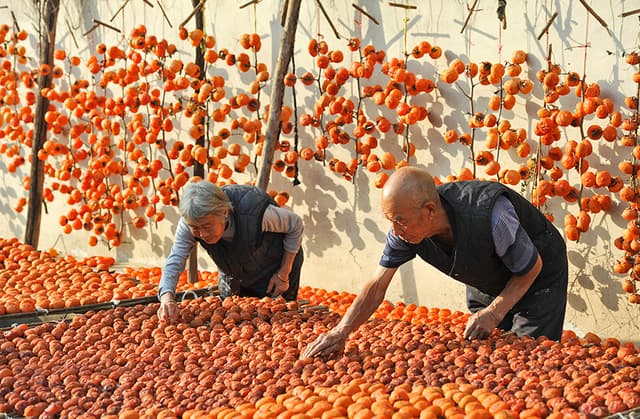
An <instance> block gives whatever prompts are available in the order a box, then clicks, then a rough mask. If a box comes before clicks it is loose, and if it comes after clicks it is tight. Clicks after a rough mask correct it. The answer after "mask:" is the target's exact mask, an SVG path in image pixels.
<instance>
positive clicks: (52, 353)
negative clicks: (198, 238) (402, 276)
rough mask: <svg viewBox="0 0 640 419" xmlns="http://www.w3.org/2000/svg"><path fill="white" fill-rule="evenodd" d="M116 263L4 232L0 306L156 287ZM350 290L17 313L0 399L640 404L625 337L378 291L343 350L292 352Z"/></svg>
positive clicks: (435, 407) (176, 411)
mask: <svg viewBox="0 0 640 419" xmlns="http://www.w3.org/2000/svg"><path fill="white" fill-rule="evenodd" d="M113 268H114V265H113V260H112V259H110V258H88V259H85V260H76V259H73V258H71V257H69V256H62V255H58V254H56V252H55V251H54V250H49V251H45V252H38V251H36V250H34V249H32V248H31V247H29V246H27V245H25V244H22V243H20V242H19V241H18V240H17V239H9V240H4V239H3V240H1V241H0V280H1V281H2V288H3V297H2V298H3V300H2V306H3V310H4V312H5V313H14V312H16V311H17V310H22V311H27V310H35V307H36V306H37V307H38V308H40V309H45V307H49V308H54V307H65V308H68V309H69V310H72V309H73V307H72V304H74V305H78V306H79V305H82V304H90V303H93V302H99V301H108V300H112V299H116V298H122V299H127V298H135V297H136V296H141V295H145V296H149V295H153V294H154V293H155V292H156V286H157V282H158V279H159V276H160V273H161V270H160V268H147V269H135V268H126V269H124V270H123V272H120V273H116V272H115V271H114V270H113ZM200 276H201V281H200V282H198V283H196V284H187V282H186V280H185V277H183V278H182V279H181V282H180V284H181V285H180V287H179V288H178V289H179V290H180V289H182V290H186V289H194V288H198V287H211V286H213V285H214V284H215V274H211V273H201V275H200ZM41 291H44V292H41ZM354 297H355V296H354V295H353V294H350V293H347V292H336V291H327V290H324V289H318V288H311V287H302V288H301V289H300V295H299V298H300V300H299V301H295V302H285V301H284V300H282V299H271V298H263V299H257V298H240V297H231V298H228V299H226V300H224V301H221V300H220V299H219V298H217V297H215V296H207V297H203V298H196V299H189V300H185V301H183V302H181V303H180V319H179V322H177V323H176V324H164V323H160V322H159V320H158V317H157V315H156V311H157V309H158V304H157V303H150V304H144V305H143V304H138V305H134V306H128V307H125V306H118V307H115V308H111V309H105V310H96V311H88V312H86V313H84V314H76V315H74V316H72V318H71V319H70V320H68V321H57V322H44V323H41V324H37V325H31V326H28V325H26V324H17V325H14V326H12V327H11V328H7V329H6V330H4V332H3V333H2V334H0V412H4V413H6V414H7V415H8V416H10V417H14V416H15V417H42V418H57V417H61V418H72V417H73V418H80V417H84V418H90V417H95V418H98V417H106V418H173V417H183V418H232V417H242V418H299V419H303V418H333V417H350V418H360V419H362V418H374V417H377V418H443V417H444V418H459V419H465V418H468V419H471V418H474V419H478V418H492V417H495V418H538V417H539V418H542V417H550V418H564V417H567V418H579V417H594V418H595V417H604V416H607V415H610V414H614V413H619V412H627V411H629V410H631V409H635V408H638V407H640V354H639V353H638V348H637V347H635V346H634V345H633V344H632V343H624V342H620V341H618V340H616V339H614V338H600V337H599V336H597V335H595V334H593V333H587V334H586V335H584V336H582V337H580V336H577V335H576V333H574V332H571V331H568V330H567V331H565V332H564V334H563V337H562V340H561V341H560V342H555V341H550V340H546V339H542V338H541V339H537V340H534V339H531V338H527V337H522V338H518V337H516V336H514V335H512V334H504V333H501V332H500V331H498V330H496V331H495V332H494V334H492V335H491V336H490V337H489V338H488V339H485V340H474V341H468V340H465V339H463V338H462V331H463V330H464V325H465V322H466V320H467V317H468V315H467V314H466V313H462V312H459V311H451V310H449V309H446V308H442V309H438V308H427V307H422V306H416V305H414V304H405V303H396V304H391V303H390V302H388V301H385V302H384V303H383V304H381V306H380V307H379V308H378V310H377V311H376V312H375V314H374V316H373V317H372V319H371V320H370V321H369V322H367V323H366V324H364V325H363V326H362V327H360V328H359V329H358V330H357V331H356V332H354V333H353V334H352V335H351V336H350V338H349V339H348V340H347V343H346V347H345V350H344V352H343V353H340V354H337V355H334V356H333V357H331V358H314V359H300V354H301V352H302V351H303V350H304V348H305V347H306V346H307V345H308V344H309V343H310V342H311V341H313V340H314V339H315V337H316V336H317V335H318V334H319V333H322V332H325V331H327V330H329V329H330V328H331V327H332V326H333V325H335V324H336V323H337V321H338V320H339V318H340V315H341V314H343V313H344V312H345V311H346V309H347V308H348V307H349V305H350V304H351V302H352V301H353V299H354ZM25 302H27V303H25ZM5 316H7V315H6V314H5ZM0 317H2V316H0Z"/></svg>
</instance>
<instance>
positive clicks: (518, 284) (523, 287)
mask: <svg viewBox="0 0 640 419" xmlns="http://www.w3.org/2000/svg"><path fill="white" fill-rule="evenodd" d="M541 270H542V259H541V258H540V256H538V259H537V260H536V263H535V264H534V265H533V267H532V268H531V270H530V271H529V272H527V273H525V274H524V275H519V276H514V277H512V278H511V279H509V281H508V282H507V285H506V286H505V288H504V289H503V290H502V292H501V293H500V294H499V295H498V296H497V297H496V298H495V299H494V300H493V301H492V302H491V304H489V305H488V306H487V307H485V308H483V309H482V310H480V311H478V312H477V313H475V314H473V315H472V316H471V317H469V320H468V321H467V327H466V328H465V330H464V337H465V339H476V338H477V339H484V338H486V337H487V336H489V335H490V334H491V332H493V329H495V328H496V326H498V324H500V322H501V321H502V319H504V318H505V317H506V315H507V313H508V312H509V310H511V309H512V308H513V306H514V305H516V303H517V302H518V301H520V299H521V298H522V297H523V296H524V294H525V293H526V292H527V291H528V290H529V288H531V285H532V284H533V282H534V281H535V280H536V278H537V277H538V275H539V274H540V271H541Z"/></svg>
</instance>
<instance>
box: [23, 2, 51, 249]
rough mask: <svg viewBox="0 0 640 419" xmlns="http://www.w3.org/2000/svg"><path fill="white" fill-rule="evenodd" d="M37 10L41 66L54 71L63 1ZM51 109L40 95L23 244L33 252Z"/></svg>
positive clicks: (43, 80)
mask: <svg viewBox="0 0 640 419" xmlns="http://www.w3.org/2000/svg"><path fill="white" fill-rule="evenodd" d="M34 4H36V5H37V7H41V9H40V10H41V14H40V22H39V27H40V63H41V64H48V65H49V66H50V67H53V50H54V49H55V45H56V26H57V22H58V11H59V10H60V0H44V1H43V2H42V3H41V2H40V1H34ZM51 80H52V78H51V74H47V75H46V76H45V75H39V76H38V89H39V90H40V91H42V90H43V89H45V88H46V89H48V88H49V87H51ZM48 108H49V99H47V98H46V97H45V96H43V95H40V94H38V95H37V98H36V110H35V119H34V121H33V145H32V148H31V150H32V158H31V171H30V176H31V184H30V185H29V201H28V202H29V204H28V209H27V225H26V228H25V234H24V242H25V243H26V244H30V245H31V246H33V247H34V248H36V249H37V248H38V241H39V239H40V224H41V221H42V204H43V202H42V191H43V188H44V162H43V161H42V160H40V159H39V158H37V155H38V152H39V151H40V150H41V149H42V146H43V145H44V141H45V139H46V138H47V122H46V121H45V120H44V115H45V113H46V112H47V109H48Z"/></svg>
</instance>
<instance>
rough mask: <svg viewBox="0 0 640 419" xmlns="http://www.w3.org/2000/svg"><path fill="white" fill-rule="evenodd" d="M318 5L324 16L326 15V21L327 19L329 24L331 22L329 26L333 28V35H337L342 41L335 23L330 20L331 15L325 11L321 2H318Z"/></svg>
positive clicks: (317, 0)
mask: <svg viewBox="0 0 640 419" xmlns="http://www.w3.org/2000/svg"><path fill="white" fill-rule="evenodd" d="M316 3H318V6H320V10H321V11H322V14H323V15H324V17H325V19H327V22H329V26H331V29H332V30H333V33H334V34H335V36H336V38H338V39H340V34H339V33H338V30H337V29H336V27H335V26H334V25H333V22H332V21H331V19H330V18H329V15H328V14H327V11H326V10H325V9H324V6H323V5H322V3H321V2H320V0H316Z"/></svg>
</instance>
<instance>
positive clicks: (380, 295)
mask: <svg viewBox="0 0 640 419" xmlns="http://www.w3.org/2000/svg"><path fill="white" fill-rule="evenodd" d="M396 270H397V268H385V267H382V266H379V267H378V269H377V270H376V273H375V275H374V277H373V278H372V279H371V280H369V281H368V282H367V283H366V284H365V285H364V287H363V289H362V291H361V292H360V294H358V296H357V297H356V299H355V300H354V301H353V303H352V304H351V306H350V307H349V309H348V310H347V312H346V313H345V315H344V316H343V317H342V319H341V320H340V322H339V323H338V324H337V325H336V326H335V327H334V328H333V329H331V330H330V331H329V332H327V333H323V334H322V335H320V336H318V338H317V339H316V340H315V341H313V342H312V343H311V344H310V345H309V346H308V347H307V349H306V350H305V351H304V353H303V354H302V358H309V357H314V356H317V355H329V354H331V353H333V352H338V351H341V350H342V349H343V348H344V343H345V341H346V340H347V337H348V336H349V334H350V333H351V332H352V331H354V330H355V329H357V328H358V327H359V326H360V325H362V324H363V323H365V322H366V321H367V320H368V319H369V317H371V315H372V314H373V312H374V311H376V309H377V308H378V306H379V305H380V303H382V300H383V299H384V295H385V293H386V291H387V288H388V287H389V283H390V282H391V279H392V278H393V275H394V274H395V272H396Z"/></svg>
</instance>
